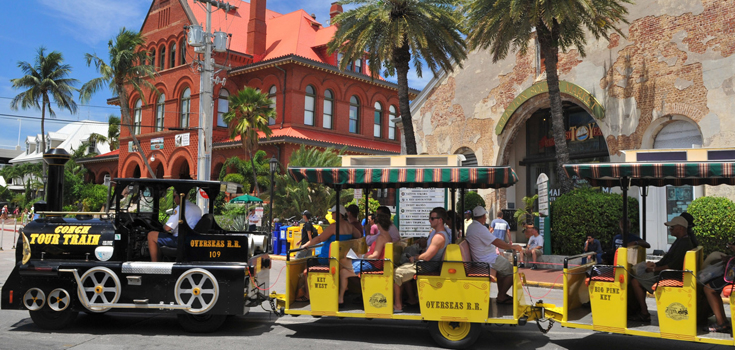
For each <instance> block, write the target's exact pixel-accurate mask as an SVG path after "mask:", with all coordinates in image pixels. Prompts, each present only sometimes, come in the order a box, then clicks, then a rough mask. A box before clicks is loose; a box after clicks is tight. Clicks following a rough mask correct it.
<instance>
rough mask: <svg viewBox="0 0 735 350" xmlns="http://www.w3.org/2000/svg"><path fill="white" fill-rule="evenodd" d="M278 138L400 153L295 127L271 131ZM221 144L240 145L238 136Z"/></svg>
mask: <svg viewBox="0 0 735 350" xmlns="http://www.w3.org/2000/svg"><path fill="white" fill-rule="evenodd" d="M258 136H259V137H260V139H261V140H264V139H265V134H263V133H262V132H258ZM278 138H293V139H303V140H317V141H322V142H325V143H331V144H335V145H341V146H349V147H357V148H364V149H369V150H375V151H383V152H392V153H396V154H398V153H401V145H400V144H398V143H388V142H383V141H375V140H371V139H364V138H361V137H355V136H349V135H340V134H332V133H325V132H322V131H317V130H311V129H306V128H303V129H302V128H295V127H287V128H283V129H273V133H272V134H271V139H278ZM221 142H222V143H229V142H233V143H240V136H239V135H238V136H236V137H235V138H234V139H227V140H223V141H221Z"/></svg>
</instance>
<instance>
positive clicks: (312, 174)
mask: <svg viewBox="0 0 735 350" xmlns="http://www.w3.org/2000/svg"><path fill="white" fill-rule="evenodd" d="M288 172H289V173H290V174H291V176H292V177H293V178H294V179H296V181H301V180H306V181H308V182H312V183H321V184H325V185H329V186H334V185H342V187H343V188H368V187H370V188H376V187H381V188H401V187H448V188H467V189H474V188H502V187H510V186H513V185H514V184H515V183H516V182H517V181H518V175H516V172H515V171H514V170H513V168H511V167H509V166H500V167H436V168H426V167H422V168H402V167H396V168H291V167H289V168H288Z"/></svg>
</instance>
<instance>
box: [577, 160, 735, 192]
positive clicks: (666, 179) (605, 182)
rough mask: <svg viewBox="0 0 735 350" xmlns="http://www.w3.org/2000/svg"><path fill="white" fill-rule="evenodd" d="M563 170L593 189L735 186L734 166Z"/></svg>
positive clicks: (613, 165) (604, 166) (601, 166)
mask: <svg viewBox="0 0 735 350" xmlns="http://www.w3.org/2000/svg"><path fill="white" fill-rule="evenodd" d="M564 170H565V171H566V172H567V175H569V176H570V177H574V176H577V177H579V178H582V179H586V180H588V181H589V182H590V184H591V185H592V186H605V187H615V186H620V180H621V179H623V178H628V179H630V185H632V186H666V185H673V186H681V185H693V186H697V185H735V162H681V163H594V164H567V165H564Z"/></svg>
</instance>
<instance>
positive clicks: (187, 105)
mask: <svg viewBox="0 0 735 350" xmlns="http://www.w3.org/2000/svg"><path fill="white" fill-rule="evenodd" d="M190 113H191V90H189V88H186V89H184V92H182V93H181V116H180V119H179V127H181V128H188V127H189V115H190Z"/></svg>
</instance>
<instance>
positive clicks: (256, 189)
mask: <svg viewBox="0 0 735 350" xmlns="http://www.w3.org/2000/svg"><path fill="white" fill-rule="evenodd" d="M240 137H242V136H240ZM248 155H249V156H250V167H252V168H253V180H254V181H255V182H254V184H255V185H254V186H255V196H256V197H260V189H259V188H258V171H257V169H255V160H253V152H248Z"/></svg>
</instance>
